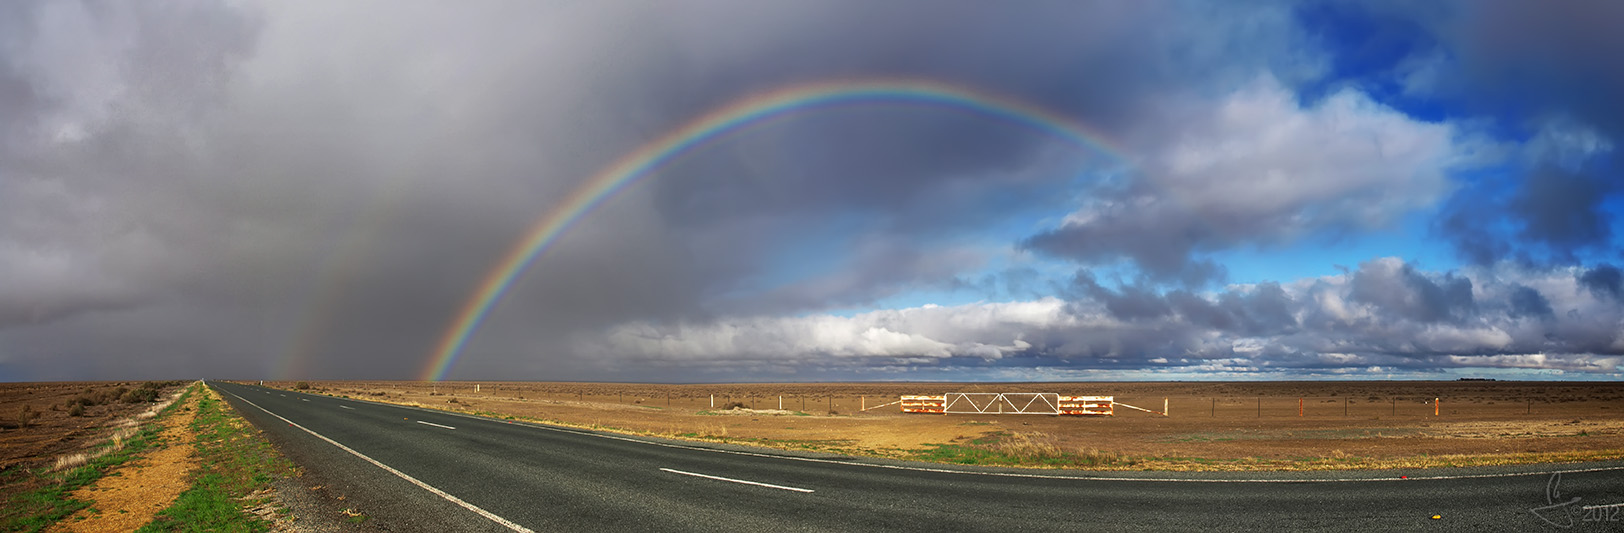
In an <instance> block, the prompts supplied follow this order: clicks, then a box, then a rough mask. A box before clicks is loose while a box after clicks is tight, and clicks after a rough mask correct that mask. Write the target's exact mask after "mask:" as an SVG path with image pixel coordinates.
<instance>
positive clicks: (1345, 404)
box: [1342, 398, 1348, 418]
mask: <svg viewBox="0 0 1624 533" xmlns="http://www.w3.org/2000/svg"><path fill="white" fill-rule="evenodd" d="M1347 417H1348V399H1347V398H1343V399H1342V418H1347Z"/></svg>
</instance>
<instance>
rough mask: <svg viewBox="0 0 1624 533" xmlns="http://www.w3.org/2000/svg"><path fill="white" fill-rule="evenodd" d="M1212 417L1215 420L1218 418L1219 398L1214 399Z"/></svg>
mask: <svg viewBox="0 0 1624 533" xmlns="http://www.w3.org/2000/svg"><path fill="white" fill-rule="evenodd" d="M1212 417H1213V418H1218V399H1217V398H1213V399H1212Z"/></svg>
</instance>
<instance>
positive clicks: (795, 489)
mask: <svg viewBox="0 0 1624 533" xmlns="http://www.w3.org/2000/svg"><path fill="white" fill-rule="evenodd" d="M660 470H664V471H666V472H670V473H673V474H682V475H684V476H694V477H702V478H705V479H714V480H717V481H731V482H734V483H743V484H745V485H755V486H758V487H767V488H771V489H782V490H793V491H795V492H813V490H812V489H802V488H796V487H786V486H783V485H774V484H772V483H762V482H760V481H745V480H743V479H733V478H730V477H722V476H711V475H705V474H696V473H693V472H683V471H681V470H672V469H670V468H661V469H660Z"/></svg>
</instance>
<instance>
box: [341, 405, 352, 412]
mask: <svg viewBox="0 0 1624 533" xmlns="http://www.w3.org/2000/svg"><path fill="white" fill-rule="evenodd" d="M338 408H339V409H349V410H351V411H354V410H355V408H354V407H350V406H348V405H340V406H338Z"/></svg>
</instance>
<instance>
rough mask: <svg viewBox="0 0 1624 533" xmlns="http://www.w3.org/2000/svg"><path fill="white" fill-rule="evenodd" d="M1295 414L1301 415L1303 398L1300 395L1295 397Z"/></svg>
mask: <svg viewBox="0 0 1624 533" xmlns="http://www.w3.org/2000/svg"><path fill="white" fill-rule="evenodd" d="M1297 416H1299V417H1300V416H1303V399H1302V397H1298V398H1297Z"/></svg>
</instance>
